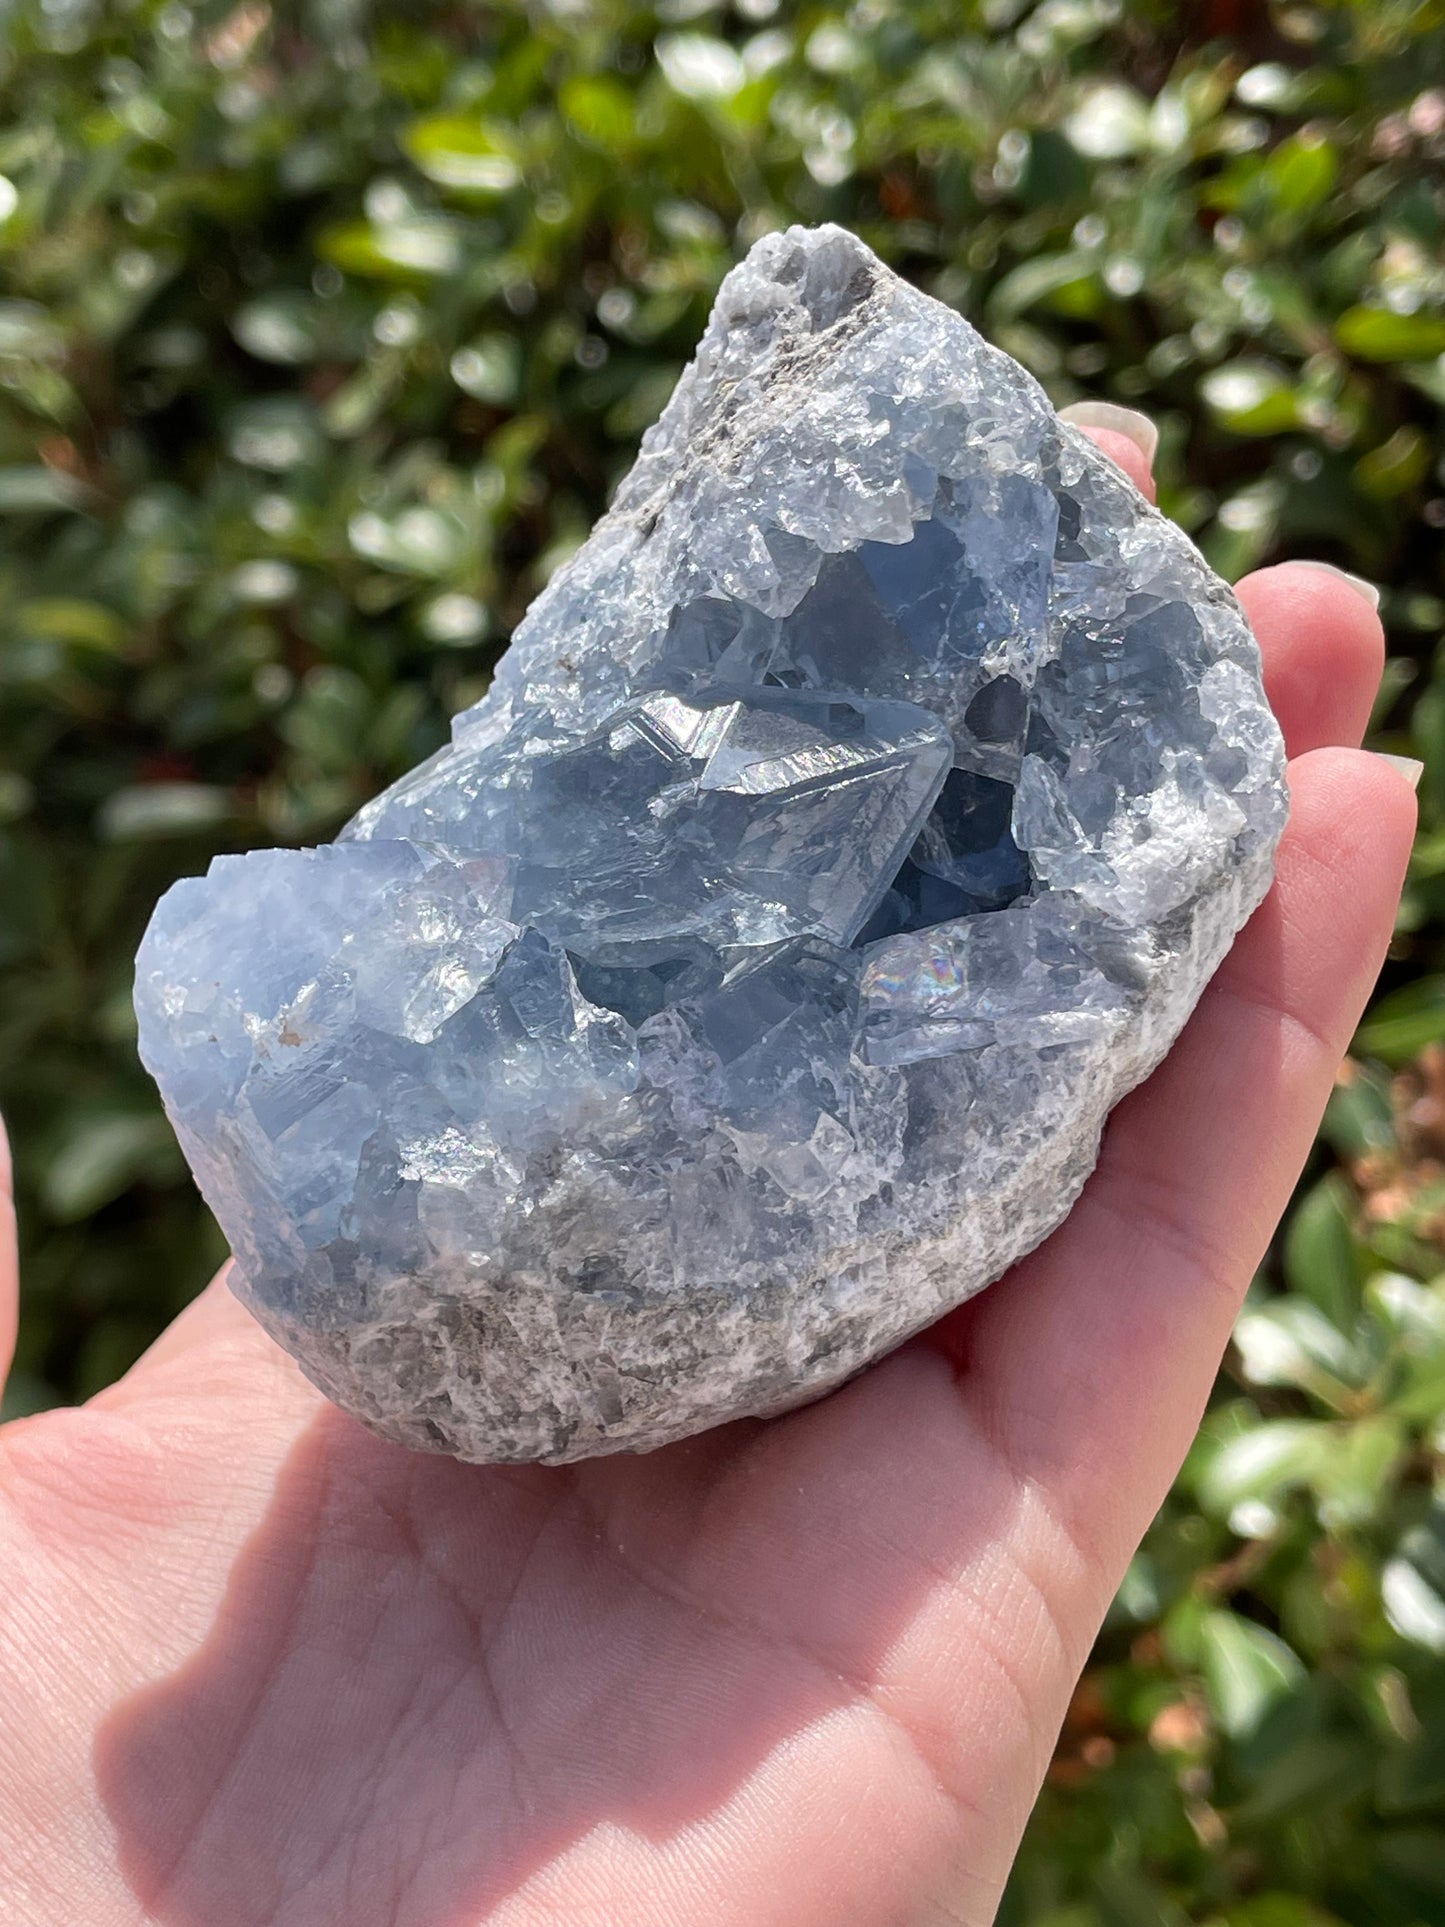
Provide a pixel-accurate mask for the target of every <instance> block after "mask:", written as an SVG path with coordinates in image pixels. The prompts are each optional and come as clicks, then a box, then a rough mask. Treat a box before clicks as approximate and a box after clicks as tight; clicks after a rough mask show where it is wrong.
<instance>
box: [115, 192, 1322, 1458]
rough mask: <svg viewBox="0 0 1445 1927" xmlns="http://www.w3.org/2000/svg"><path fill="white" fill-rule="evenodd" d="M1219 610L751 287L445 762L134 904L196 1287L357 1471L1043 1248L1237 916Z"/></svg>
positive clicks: (836, 272)
mask: <svg viewBox="0 0 1445 1927" xmlns="http://www.w3.org/2000/svg"><path fill="white" fill-rule="evenodd" d="M1282 770H1283V760H1282V751H1281V746H1280V741H1279V734H1278V731H1277V729H1276V728H1275V725H1274V722H1273V719H1272V718H1271V716H1270V715H1269V712H1268V709H1267V708H1266V706H1265V703H1264V699H1263V694H1262V690H1261V686H1260V672H1259V657H1258V651H1257V649H1256V647H1255V644H1254V641H1253V638H1252V637H1251V635H1250V633H1249V629H1248V626H1247V624H1246V622H1245V620H1244V617H1243V615H1242V614H1241V612H1240V609H1239V606H1238V604H1237V603H1236V602H1235V600H1234V598H1233V596H1232V595H1231V594H1230V592H1229V590H1228V589H1227V588H1226V587H1225V585H1224V584H1223V583H1222V582H1220V581H1219V579H1218V578H1217V577H1215V576H1214V575H1213V574H1212V573H1211V572H1210V570H1209V569H1208V567H1207V566H1206V565H1205V563H1204V562H1203V561H1202V559H1201V558H1200V556H1199V555H1198V553H1197V552H1196V551H1195V550H1194V548H1193V547H1192V546H1191V545H1190V543H1189V542H1188V540H1187V539H1186V538H1185V537H1184V536H1183V535H1182V534H1181V533H1180V531H1179V530H1178V529H1176V528H1174V527H1173V526H1172V525H1170V524H1169V523H1168V522H1166V521H1165V520H1164V519H1163V518H1162V517H1161V516H1159V515H1158V514H1157V513H1156V512H1155V511H1154V510H1153V509H1152V508H1150V507H1149V506H1148V505H1147V504H1146V503H1145V502H1144V501H1143V500H1142V499H1141V498H1140V496H1139V495H1138V494H1137V492H1136V491H1135V490H1134V489H1133V487H1132V485H1131V484H1130V483H1129V482H1128V481H1127V480H1126V479H1125V478H1124V476H1123V475H1122V474H1121V473H1120V472H1119V471H1118V470H1117V469H1116V468H1114V466H1113V465H1112V464H1111V463H1110V462H1109V461H1108V460H1107V459H1106V458H1104V457H1103V456H1102V455H1101V454H1099V453H1098V451H1096V450H1095V449H1094V448H1093V446H1092V445H1091V444H1090V443H1089V442H1088V441H1087V440H1086V439H1085V438H1084V437H1083V436H1082V435H1081V434H1080V433H1079V432H1078V431H1077V430H1076V429H1074V428H1072V427H1069V426H1068V425H1066V424H1064V423H1062V422H1061V421H1060V420H1059V418H1058V417H1057V416H1056V415H1055V413H1054V411H1053V410H1052V408H1051V407H1050V406H1049V404H1048V402H1047V400H1046V398H1045V397H1044V395H1043V393H1042V391H1041V390H1040V389H1039V388H1038V386H1037V385H1036V383H1035V382H1034V381H1033V380H1032V379H1031V378H1030V377H1029V376H1028V375H1027V374H1026V373H1025V372H1024V371H1023V370H1022V369H1021V368H1019V367H1018V366H1017V364H1015V363H1014V362H1012V361H1011V360H1010V359H1009V358H1008V357H1007V356H1006V355H1004V354H1002V353H1001V352H1000V351H999V350H998V349H996V348H993V347H990V346H989V345H988V344H987V343H986V342H984V341H983V340H982V339H981V338H980V337H979V336H978V334H976V333H975V331H974V330H973V329H972V328H971V327H970V326H969V325H968V323H967V322H965V321H964V320H962V319H961V318H960V317H959V316H958V315H956V314H954V313H952V312H951V311H950V310H948V309H947V308H944V307H942V306H941V305H940V304H938V303H937V302H934V301H931V300H929V299H928V298H927V297H926V296H924V295H922V294H919V293H918V292H916V291H915V290H914V289H912V288H910V287H909V286H907V285H906V284H905V283H904V282H902V281H901V280H899V279H898V278H897V277H896V276H894V275H893V274H891V273H890V272H889V271H888V270H887V269H886V268H885V267H884V266H883V265H882V264H881V262H879V261H878V260H877V259H876V258H875V257H874V256H873V255H872V254H871V253H870V252H869V251H868V250H867V249H866V248H865V247H864V246H863V245H862V244H861V243H860V242H859V241H857V240H855V239H854V238H853V237H852V236H851V235H848V234H846V233H844V232H842V231H841V230H840V229H837V228H820V229H817V230H813V231H807V230H804V229H798V228H794V229H790V230H789V231H788V232H787V233H786V234H775V235H770V236H768V237H767V238H766V239H765V240H763V241H761V242H759V244H758V245H757V247H756V248H754V250H753V251H752V253H751V254H750V255H749V256H748V258H747V260H746V261H745V262H744V263H743V264H742V265H741V266H740V267H739V268H737V269H735V270H734V272H733V273H732V274H730V275H729V276H728V278H727V280H726V281H725V282H724V284H723V286H722V289H721V290H720V292H719V295H718V300H717V304H716V307H715V309H714V312H713V316H712V319H711V321H710V323H709V325H708V329H707V333H706V335H705V336H704V339H703V341H702V343H701V345H700V347H699V350H698V354H697V357H696V359H695V361H694V362H693V364H692V366H691V367H690V368H689V369H688V370H687V372H686V373H685V374H684V376H683V378H682V380H681V381H680V383H679V385H678V388H677V391H676V393H675V394H674V396H673V398H672V400H671V402H670V403H669V405H668V408H667V409H666V411H665V412H664V414H663V416H662V419H661V420H660V421H659V422H658V424H657V426H656V427H655V428H653V429H652V430H651V431H650V432H649V434H648V435H647V436H646V438H645V439H644V443H643V447H642V452H641V454H640V456H639V459H638V461H637V463H636V465H635V467H634V468H633V470H632V472H631V474H630V475H629V476H628V477H627V478H626V480H625V481H624V482H623V484H622V486H621V488H620V490H619V492H618V495H617V498H616V500H615V502H614V505H613V507H612V509H611V511H610V512H609V513H608V515H607V516H606V517H604V519H603V520H602V521H601V522H600V523H599V524H598V526H597V528H596V529H595V530H594V532H593V534H592V537H591V539H590V540H589V541H588V542H587V543H586V545H585V546H584V547H583V548H582V549H581V550H580V551H579V552H578V553H577V554H576V555H575V556H574V557H573V558H572V560H571V561H570V562H569V563H568V564H567V565H566V566H565V567H564V568H563V569H562V570H560V571H559V572H558V574H557V575H556V576H555V577H554V578H553V580H552V581H551V583H550V584H549V585H548V587H547V589H546V590H545V591H544V593H543V594H542V595H541V596H540V597H539V598H538V600H537V602H536V603H535V604H534V605H533V607H532V608H531V610H530V611H529V612H528V614H527V616H526V618H525V619H524V621H523V622H522V624H521V625H520V627H519V628H518V630H517V633H516V635H515V637H514V638H513V641H512V644H511V647H510V648H509V649H508V650H507V652H506V654H505V656H504V657H503V659H502V661H501V663H500V664H499V666H498V669H497V673H496V677H495V680H494V683H493V686H492V688H491V690H490V691H489V692H488V694H487V696H486V697H485V698H484V700H483V701H482V702H481V703H479V704H478V705H477V706H476V707H475V708H473V709H471V710H469V711H466V712H464V713H463V714H462V715H460V716H458V717H457V718H456V720H455V722H454V724H453V730H452V740H451V742H450V743H449V744H448V745H447V747H446V748H444V749H443V750H441V751H440V752H438V754H437V755H436V756H434V757H432V758H431V759H430V760H429V761H428V762H427V763H425V764H423V765H421V766H420V767H419V768H418V769H417V770H414V771H413V772H412V773H411V774H410V775H409V776H407V777H405V778H404V779H402V781H401V782H399V783H397V784H395V785H393V787H392V788H391V789H390V790H388V791H387V792H386V793H385V794H383V795H382V796H379V797H377V798H376V799H375V800H374V801H373V802H372V803H370V804H368V805H367V806H366V808H365V809H363V810H362V811H361V812H360V814H359V815H358V816H357V817H356V819H355V820H354V821H353V822H352V823H351V824H350V825H349V826H348V828H347V829H346V831H345V832H343V835H342V837H341V839H340V840H339V841H338V842H337V843H335V844H334V845H331V846H329V847H327V848H323V849H317V850H292V851H279V850H278V851H262V852H258V853H255V854H253V855H250V856H245V857H225V858H220V859H218V860H217V861H216V862H215V863H214V864H213V865H212V866H211V869H210V871H209V873H208V875H207V876H206V877H205V878H204V879H191V880H188V881H186V882H184V883H181V884H178V885H177V886H176V887H175V889H173V890H172V891H171V892H169V893H168V894H167V896H166V897H165V898H164V899H163V900H162V902H161V904H160V905H159V907H158V908H157V910H156V913H155V916H154V918H153V920H152V923H151V926H150V929H149V930H148V932H147V935H146V939H145V942H144V945H143V947H142V950H141V953H140V957H139V960H138V967H137V1006H138V1011H139V1016H140V1034H141V1049H142V1054H143V1056H144V1058H145V1061H146V1063H147V1065H148V1066H149V1067H150V1068H151V1070H152V1071H153V1073H154V1075H155V1076H156V1079H157V1081H158V1083H159V1084H160V1087H161V1091H162V1094H163V1096H164V1098H165V1101H166V1106H167V1109H168V1111H169V1113H170V1115H171V1118H172V1120H173V1121H174V1123H175V1126H176V1129H177V1132H178V1134H179V1136H180V1138H181V1142H182V1144H183V1146H184V1148H185V1150H186V1153H187V1156H188V1158H189V1159H190V1162H191V1165H192V1168H193V1169H194V1171H195V1173H196V1177H197V1179H198V1181H199V1183H200V1185H201V1188H202V1190H203V1191H204V1192H205V1195H206V1197H207V1198H208V1199H209V1201H210V1203H211V1204H212V1206H213V1208H214V1209H215V1211H216V1214H217V1216H218V1218H219V1219H220V1221H221V1224H222V1226H223V1227H224V1229H225V1231H226V1232H227V1234H228V1236H229V1238H230V1239H231V1242H232V1246H233V1249H234V1251H235V1254H236V1266H235V1268H234V1271H233V1282H234V1285H235V1289H236V1290H237V1291H238V1293H239V1294H240V1296H241V1297H242V1299H243V1300H244V1301H245V1302H246V1304H247V1305H249V1306H250V1307H251V1309H252V1310H253V1311H254V1313H255V1314H256V1316H257V1317H258V1318H259V1319H260V1321H261V1322H262V1323H263V1324H264V1325H265V1327H266V1329H267V1330H268V1331H270V1332H271V1333H272V1334H273V1335H274V1336H275V1337H276V1338H277V1339H278V1340H279V1341H280V1343H281V1344H283V1345H284V1346H285V1347H286V1348H287V1349H288V1350H289V1351H291V1352H292V1353H293V1354H294V1355H295V1357H296V1358H297V1359H298V1360H299V1362H300V1363H301V1365H302V1367H303V1368H304V1369H305V1371H306V1372H307V1373H308V1374H309V1375H310V1376H311V1377H312V1378H313V1379H314V1380H315V1382H316V1383H317V1384H318V1385H319V1386H320V1387H321V1388H322V1389H323V1390H324V1391H326V1392H327V1393H328V1394H329V1395H330V1396H331V1397H333V1398H334V1399H335V1400H336V1401H337V1402H338V1403H339V1404H341V1405H343V1406H344V1407H346V1409H348V1410H349V1411H351V1412H354V1413H355V1414H356V1415H357V1416H358V1417H360V1418H361V1419H363V1420H364V1421H365V1422H366V1423H367V1424H368V1425H370V1426H372V1427H373V1428H374V1429H375V1430H377V1431H379V1432H381V1433H382V1434H384V1435H385V1436H387V1437H390V1438H393V1439H397V1440H400V1441H402V1442H404V1443H407V1444H411V1445H416V1446H422V1447H427V1448H430V1449H436V1450H444V1451H450V1452H454V1453H457V1454H459V1455H461V1456H463V1457H466V1458H472V1459H478V1460H501V1459H510V1460H526V1459H546V1460H552V1461H564V1460H568V1459H576V1458H580V1457H585V1456H588V1455H590V1454H595V1453H599V1452H609V1451H617V1450H622V1449H638V1448H646V1447H650V1446H654V1445H658V1444H662V1443H664V1442H666V1441H667V1440H670V1439H674V1438H678V1437H682V1436H685V1435H686V1434H688V1433H690V1432H695V1431H697V1430H699V1429H701V1428H703V1427H705V1426H708V1425H712V1424H716V1423H719V1422H721V1421H723V1420H725V1419H728V1418H732V1417H735V1416H739V1415H741V1414H745V1413H753V1414H767V1413H771V1412H777V1411H781V1410H784V1409H786V1408H787V1407H789V1406H791V1405H795V1404H797V1403H799V1402H801V1401H803V1400H805V1399H807V1398H811V1397H814V1396H816V1395H817V1394H819V1393H820V1392H823V1391H826V1390H827V1389H828V1388H829V1387H831V1386H833V1385H836V1384H838V1383H840V1382H841V1381H842V1380H843V1379H845V1378H847V1377H848V1376H849V1375H850V1374H851V1373H853V1372H855V1371H857V1370H859V1369H860V1368H861V1367H862V1366H864V1365H866V1364H867V1363H868V1362H869V1361H870V1360H871V1359H873V1358H875V1357H877V1356H878V1355H879V1354H880V1353H881V1352H883V1351H885V1350H887V1349H888V1348H889V1347H890V1346H892V1345H895V1344H897V1343H898V1342H899V1341H900V1340H901V1339H903V1338H904V1337H906V1336H907V1335H908V1334H909V1333H911V1332H913V1331H916V1330H918V1329H919V1328H920V1327H921V1326H923V1325H924V1324H926V1323H927V1322H929V1321H930V1320H931V1319H933V1318H935V1317H937V1316H938V1315H939V1314H940V1313H941V1312H943V1311H944V1310H946V1309H948V1308H949V1307H950V1306H951V1305H953V1304H956V1303H957V1302H958V1301H959V1300H960V1299H962V1298H964V1297H966V1296H967V1295H969V1294H970V1293H971V1292H973V1291H976V1290H978V1289H980V1288H981V1287H982V1286H983V1285H985V1284H987V1283H988V1282H989V1281H990V1280H991V1279H993V1278H995V1277H997V1276H998V1275H999V1274H1000V1273H1001V1272H1002V1271H1004V1270H1005V1269H1006V1268H1007V1267H1008V1266H1009V1265H1010V1264H1011V1263H1013V1262H1014V1260H1015V1259H1017V1258H1019V1257H1020V1256H1022V1255H1023V1254H1024V1253H1025V1252H1026V1251H1028V1250H1029V1249H1030V1248H1031V1247H1032V1246H1033V1245H1035V1244H1037V1243H1038V1242H1039V1240H1040V1239H1041V1238H1043V1237H1044V1236H1046V1235H1047V1233H1048V1232H1049V1231H1050V1230H1052V1229H1053V1227H1054V1226H1055V1225H1056V1224H1057V1223H1058V1222H1059V1221H1060V1219H1061V1218H1062V1217H1063V1216H1064V1214H1065V1213H1066V1211H1067V1210H1068V1208H1069V1205H1070V1204H1071V1202H1072V1200H1073V1199H1074V1197H1075V1196H1076V1195H1077V1193H1078V1190H1079V1188H1080V1186H1081V1185H1082V1183H1083V1182H1084V1180H1085V1178H1086V1177H1087V1175H1088V1172H1089V1170H1090V1168H1091V1167H1092V1164H1093V1161H1094V1158H1095V1155H1096V1152H1097V1145H1098V1139H1099V1132H1100V1129H1101V1127H1102V1124H1103V1120H1104V1118H1105V1116H1106V1115H1107V1113H1108V1111H1109V1108H1110V1107H1111V1105H1112V1104H1113V1103H1114V1102H1116V1101H1117V1099H1118V1098H1119V1097H1120V1096H1121V1095H1122V1094H1123V1093H1124V1092H1125V1091H1126V1090H1128V1089H1129V1088H1130V1087H1131V1086H1132V1085H1133V1084H1135V1083H1137V1082H1138V1081H1139V1080H1140V1078H1142V1077H1143V1076H1145V1075H1146V1074H1147V1072H1148V1071H1149V1069H1150V1068H1151V1067H1152V1066H1153V1064H1154V1063H1156V1062H1157V1061H1158V1059H1159V1057H1160V1056H1161V1054H1162V1053H1163V1052H1164V1050H1165V1049H1167V1047H1168V1045H1169V1043H1170V1042H1171V1040H1172V1039H1173V1037H1174V1036H1175V1035H1176V1033H1177V1032H1178V1030H1179V1028H1180V1026H1181V1024H1182V1023H1183V1021H1184V1019H1185V1017H1186V1016H1187V1015H1188V1013H1189V1011H1190V1009H1191V1008H1192V1006H1193V1004H1194V1002H1195V1000H1196V999H1197V997H1198V995H1199V993H1200V991H1201V990H1202V988H1203V986H1204V984H1205V983H1206V982H1207V980H1208V978H1209V976H1210V973H1211V972H1212V971H1213V969H1214V967H1215V966H1216V964H1217V963H1218V962H1219V960H1220V958H1221V957H1222V955H1223V954H1224V951H1225V950H1226V949H1227V947H1228V945H1229V943H1230V941H1231V939H1232V937H1233V935H1234V933H1235V931H1236V930H1237V929H1238V927H1239V925H1240V924H1241V922H1242V921H1243V919H1244V918H1245V916H1246V915H1247V914H1248V913H1249V911H1250V910H1251V909H1252V908H1253V906H1254V905H1255V904H1256V903H1257V902H1258V901H1259V899H1260V897H1261V896H1262V894H1263V892H1264V890H1265V888H1266V887H1267V884H1268V880H1269V876H1270V873H1271V867H1272V861H1273V853H1274V847H1275V844H1276V842H1277V840H1278V836H1279V832H1280V828H1281V825H1282V822H1283V817H1284V813H1285V794H1284V787H1283V779H1282Z"/></svg>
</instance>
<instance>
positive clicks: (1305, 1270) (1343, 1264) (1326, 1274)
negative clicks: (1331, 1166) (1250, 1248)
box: [1284, 1172, 1364, 1331]
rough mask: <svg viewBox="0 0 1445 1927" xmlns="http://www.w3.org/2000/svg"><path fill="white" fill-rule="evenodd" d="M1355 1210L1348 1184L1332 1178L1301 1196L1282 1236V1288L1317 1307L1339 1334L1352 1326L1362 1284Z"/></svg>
mask: <svg viewBox="0 0 1445 1927" xmlns="http://www.w3.org/2000/svg"><path fill="white" fill-rule="evenodd" d="M1356 1209H1357V1206H1356V1204H1355V1200H1354V1197H1353V1195H1352V1193H1351V1191H1350V1188H1349V1186H1348V1184H1347V1183H1346V1182H1345V1180H1344V1179H1343V1178H1342V1177H1341V1175H1340V1174H1339V1173H1338V1172H1331V1173H1330V1175H1329V1176H1328V1177H1326V1178H1322V1179H1321V1180H1320V1182H1319V1183H1318V1184H1317V1185H1315V1187H1314V1188H1313V1190H1311V1191H1308V1192H1306V1193H1305V1195H1304V1197H1303V1198H1302V1199H1301V1200H1300V1202H1299V1203H1298V1204H1297V1205H1296V1206H1295V1208H1294V1211H1293V1212H1292V1213H1291V1215H1290V1220H1289V1224H1288V1226H1287V1227H1286V1230H1285V1239H1284V1275H1285V1282H1286V1284H1287V1285H1288V1286H1289V1288H1290V1290H1291V1291H1294V1292H1298V1293H1299V1294H1300V1295H1301V1296H1302V1297H1304V1298H1308V1299H1310V1300H1312V1301H1313V1303H1314V1304H1316V1305H1318V1307H1319V1308H1320V1310H1321V1311H1322V1312H1323V1313H1324V1314H1325V1316H1326V1317H1327V1318H1329V1319H1331V1320H1332V1321H1333V1323H1334V1324H1335V1326H1336V1327H1337V1328H1338V1329H1339V1330H1340V1331H1349V1330H1351V1329H1352V1327H1353V1325H1354V1321H1355V1319H1356V1317H1357V1316H1358V1314H1359V1309H1360V1291H1361V1286H1362V1284H1363V1282H1364V1281H1363V1268H1362V1265H1361V1262H1360V1254H1359V1249H1358V1247H1357V1245H1356V1243H1355V1233H1354V1220H1355V1212H1356Z"/></svg>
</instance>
